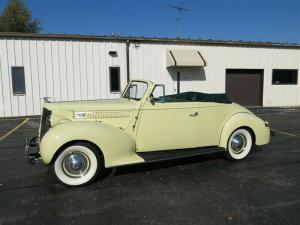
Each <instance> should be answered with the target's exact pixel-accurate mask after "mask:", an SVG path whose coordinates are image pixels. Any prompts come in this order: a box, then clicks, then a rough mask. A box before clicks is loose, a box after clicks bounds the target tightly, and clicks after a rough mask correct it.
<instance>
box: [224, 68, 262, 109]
mask: <svg viewBox="0 0 300 225" xmlns="http://www.w3.org/2000/svg"><path fill="white" fill-rule="evenodd" d="M226 94H227V96H228V97H229V98H230V99H231V100H232V101H233V102H237V103H239V104H241V105H244V106H262V94H263V70H244V69H227V70H226Z"/></svg>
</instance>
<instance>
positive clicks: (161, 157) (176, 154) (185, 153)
mask: <svg viewBox="0 0 300 225" xmlns="http://www.w3.org/2000/svg"><path fill="white" fill-rule="evenodd" d="M219 152H225V149H224V148H221V147H216V146H212V147H204V148H202V147H201V148H187V149H175V150H164V151H153V152H137V153H136V154H137V155H138V156H140V157H141V158H143V159H144V160H145V163H148V162H158V161H165V160H172V159H180V158H189V157H193V156H200V155H207V154H211V153H219Z"/></svg>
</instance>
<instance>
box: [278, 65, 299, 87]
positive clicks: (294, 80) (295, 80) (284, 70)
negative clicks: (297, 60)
mask: <svg viewBox="0 0 300 225" xmlns="http://www.w3.org/2000/svg"><path fill="white" fill-rule="evenodd" d="M278 71H280V72H287V71H289V72H292V73H294V74H292V76H293V77H292V82H283V83H279V82H276V81H275V80H274V73H275V72H278ZM277 76H278V75H277ZM297 84H298V69H273V70H272V85H297Z"/></svg>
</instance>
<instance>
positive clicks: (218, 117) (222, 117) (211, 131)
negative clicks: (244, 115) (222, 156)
mask: <svg viewBox="0 0 300 225" xmlns="http://www.w3.org/2000/svg"><path fill="white" fill-rule="evenodd" d="M197 111H198V120H197V122H198V125H199V126H198V130H197V146H198V147H207V146H217V145H219V141H220V135H221V132H222V129H223V127H224V124H225V122H226V121H227V119H228V118H229V116H230V115H232V113H233V107H231V104H222V103H215V102H199V103H198V108H197Z"/></svg>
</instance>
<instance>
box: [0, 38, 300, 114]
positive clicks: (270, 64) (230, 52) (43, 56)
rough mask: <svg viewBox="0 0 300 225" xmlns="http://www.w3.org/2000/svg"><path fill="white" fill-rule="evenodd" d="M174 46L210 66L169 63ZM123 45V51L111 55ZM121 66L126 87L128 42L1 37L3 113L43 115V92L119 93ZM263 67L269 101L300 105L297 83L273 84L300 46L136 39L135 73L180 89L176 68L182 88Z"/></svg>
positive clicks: (70, 95) (80, 96)
mask: <svg viewBox="0 0 300 225" xmlns="http://www.w3.org/2000/svg"><path fill="white" fill-rule="evenodd" d="M168 49H196V50H198V51H200V52H201V54H202V55H203V57H204V58H205V60H206V61H207V64H208V65H207V66H206V67H204V68H202V69H201V68H200V69H199V68H198V69H192V68H186V69H184V68H181V69H178V68H177V69H167V68H166V66H165V57H166V51H167V50H168ZM109 51H117V53H118V56H117V57H113V56H111V55H109ZM12 66H24V70H25V85H26V95H24V96H22V95H13V93H12V81H11V67H12ZM116 66H117V67H120V74H121V89H124V88H125V85H126V79H127V77H126V76H127V75H126V73H127V72H126V43H125V42H116V41H100V40H99V41H83V40H62V39H57V40H56V39H51V38H46V39H45V40H43V39H36V40H34V39H26V38H24V39H20V38H16V39H11V38H10V39H5V38H3V39H0V76H1V77H0V87H1V90H0V117H9V116H24V115H38V114H40V109H41V100H40V98H42V97H45V96H48V97H51V98H52V99H51V100H53V101H62V100H68V101H69V100H86V99H99V98H102V99H108V98H117V97H119V93H111V92H110V87H109V67H116ZM229 68H231V69H263V70H264V87H263V89H264V90H263V91H264V93H263V105H264V106H294V105H300V82H299V76H300V74H299V75H298V84H297V85H272V69H300V50H297V49H292V48H291V49H287V48H260V47H255V48H254V47H236V46H235V47H233V46H214V45H210V46H207V45H202V46H201V45H184V44H180V45H175V44H166V43H149V42H147V43H139V44H137V45H136V43H134V42H133V43H131V45H130V76H131V79H146V80H152V81H153V82H155V83H162V84H165V85H166V91H167V93H170V94H171V93H176V91H177V90H176V88H177V84H176V79H177V76H176V73H177V71H180V72H181V79H182V82H181V90H182V91H187V90H193V91H201V92H209V93H211V92H218V93H221V92H225V73H226V69H229ZM299 73H300V72H299Z"/></svg>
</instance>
